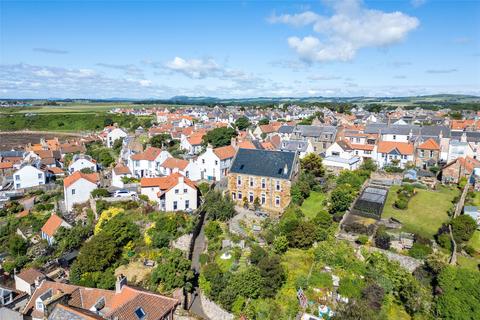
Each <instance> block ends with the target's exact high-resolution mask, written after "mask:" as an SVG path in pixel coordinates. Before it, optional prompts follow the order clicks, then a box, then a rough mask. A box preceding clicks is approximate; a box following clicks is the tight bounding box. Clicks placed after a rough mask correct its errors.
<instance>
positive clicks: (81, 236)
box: [55, 224, 91, 254]
mask: <svg viewBox="0 0 480 320" xmlns="http://www.w3.org/2000/svg"><path fill="white" fill-rule="evenodd" d="M90 234H91V225H87V226H85V227H84V226H82V225H80V224H78V225H75V226H74V227H72V228H65V227H60V228H59V229H58V230H57V232H56V233H55V242H56V245H57V252H58V253H60V254H62V253H65V252H68V251H71V250H74V249H77V248H80V246H81V245H82V244H83V242H84V241H85V240H86V239H87V238H88V236H90Z"/></svg>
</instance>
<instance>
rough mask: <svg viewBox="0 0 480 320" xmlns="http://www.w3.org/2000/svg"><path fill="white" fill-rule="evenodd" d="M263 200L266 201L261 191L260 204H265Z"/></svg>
mask: <svg viewBox="0 0 480 320" xmlns="http://www.w3.org/2000/svg"><path fill="white" fill-rule="evenodd" d="M265 202H266V198H265V193H262V197H261V199H260V203H261V204H265Z"/></svg>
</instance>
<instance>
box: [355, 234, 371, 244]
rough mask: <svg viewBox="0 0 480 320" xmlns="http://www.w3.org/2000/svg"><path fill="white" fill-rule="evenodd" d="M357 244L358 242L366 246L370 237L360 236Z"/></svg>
mask: <svg viewBox="0 0 480 320" xmlns="http://www.w3.org/2000/svg"><path fill="white" fill-rule="evenodd" d="M355 242H357V243H358V244H366V243H367V242H368V236H366V235H364V234H362V235H360V236H358V238H357V240H356V241H355Z"/></svg>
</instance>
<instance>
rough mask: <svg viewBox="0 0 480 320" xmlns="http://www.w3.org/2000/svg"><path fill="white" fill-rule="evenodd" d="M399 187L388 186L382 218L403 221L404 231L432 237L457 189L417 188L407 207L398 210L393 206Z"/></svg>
mask: <svg viewBox="0 0 480 320" xmlns="http://www.w3.org/2000/svg"><path fill="white" fill-rule="evenodd" d="M399 188H400V187H399V186H393V187H391V188H390V191H389V193H388V198H387V202H386V203H385V208H384V210H383V214H382V218H390V217H393V218H395V219H397V220H399V221H401V222H402V223H403V230H404V231H406V232H412V233H418V234H419V235H421V236H423V237H427V238H432V237H433V235H434V234H435V233H437V231H438V228H440V227H441V225H442V223H444V222H446V221H447V220H448V214H447V211H448V209H449V208H450V207H451V206H452V202H451V201H452V200H453V198H454V197H455V196H456V195H458V193H459V191H458V190H457V189H454V188H447V187H443V186H441V187H440V188H439V189H438V190H435V191H433V190H423V189H417V190H416V191H417V193H416V194H415V195H414V196H413V197H412V198H411V199H410V202H409V203H408V208H407V209H406V210H399V209H396V208H394V207H393V203H394V202H395V199H396V198H397V190H398V189H399Z"/></svg>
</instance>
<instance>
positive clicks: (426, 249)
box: [408, 243, 432, 259]
mask: <svg viewBox="0 0 480 320" xmlns="http://www.w3.org/2000/svg"><path fill="white" fill-rule="evenodd" d="M430 253H432V248H430V246H428V245H425V244H420V243H414V244H413V246H412V248H411V249H410V250H409V251H408V255H409V256H410V257H413V258H417V259H425V258H426V257H427V256H428V255H429V254H430Z"/></svg>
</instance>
